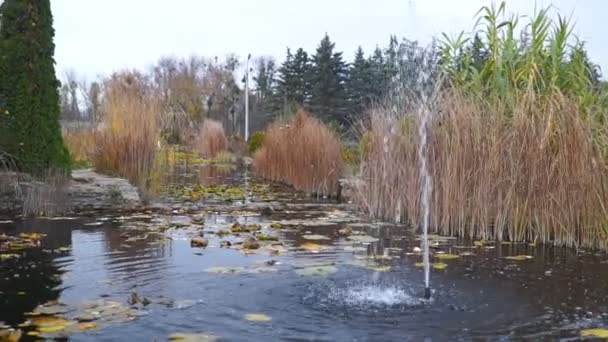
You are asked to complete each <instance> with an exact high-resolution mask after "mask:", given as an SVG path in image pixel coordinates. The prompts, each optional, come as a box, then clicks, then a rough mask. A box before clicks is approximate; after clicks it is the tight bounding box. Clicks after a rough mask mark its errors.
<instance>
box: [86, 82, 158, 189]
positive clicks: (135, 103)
mask: <svg viewBox="0 0 608 342" xmlns="http://www.w3.org/2000/svg"><path fill="white" fill-rule="evenodd" d="M158 98H159V97H158V96H157V95H156V94H155V93H154V92H153V91H152V89H151V88H150V87H149V86H148V85H147V84H146V83H145V81H144V80H143V78H142V77H140V76H139V75H138V74H136V73H123V74H117V75H114V76H113V77H112V78H111V79H110V80H108V81H107V82H106V84H105V98H104V101H105V107H104V108H105V111H104V115H103V118H102V122H101V126H100V128H99V130H98V132H97V133H96V134H95V135H94V136H95V151H94V153H93V154H92V162H93V165H94V166H95V169H96V170H98V171H101V172H105V173H109V174H112V175H117V176H121V177H125V178H127V179H128V180H129V181H131V182H132V183H133V184H135V185H137V186H138V187H140V189H143V188H145V184H146V182H147V181H148V179H149V176H150V170H151V168H152V166H153V164H154V159H155V157H156V154H157V150H158V147H159V146H158V145H159V144H160V115H161V104H160V101H159V99H158Z"/></svg>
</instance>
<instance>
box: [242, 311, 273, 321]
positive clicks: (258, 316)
mask: <svg viewBox="0 0 608 342" xmlns="http://www.w3.org/2000/svg"><path fill="white" fill-rule="evenodd" d="M245 319H246V320H248V321H251V322H270V321H272V317H270V316H268V315H265V314H263V313H248V314H246V315H245Z"/></svg>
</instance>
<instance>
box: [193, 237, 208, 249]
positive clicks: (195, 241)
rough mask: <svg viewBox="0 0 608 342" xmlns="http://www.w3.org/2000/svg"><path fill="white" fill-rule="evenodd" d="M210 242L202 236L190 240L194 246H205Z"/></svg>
mask: <svg viewBox="0 0 608 342" xmlns="http://www.w3.org/2000/svg"><path fill="white" fill-rule="evenodd" d="M208 244H209V240H207V239H205V238H204V237H202V236H198V237H194V238H192V240H190V246H192V247H202V248H205V247H207V245H208Z"/></svg>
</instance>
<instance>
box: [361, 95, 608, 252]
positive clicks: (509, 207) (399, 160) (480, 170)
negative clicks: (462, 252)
mask: <svg viewBox="0 0 608 342" xmlns="http://www.w3.org/2000/svg"><path fill="white" fill-rule="evenodd" d="M505 108H506V107H503V106H501V105H500V104H488V103H484V102H483V101H478V100H472V99H470V98H468V97H465V96H459V95H454V94H443V95H440V96H439V97H438V98H437V99H436V101H434V103H433V112H434V113H435V120H434V122H433V124H432V128H431V137H430V140H429V142H430V158H429V163H430V169H431V173H432V177H433V194H432V203H431V208H432V212H431V226H432V227H433V228H434V230H435V231H437V232H438V233H441V234H445V235H456V236H465V237H471V238H474V239H486V240H498V241H503V240H508V241H529V242H532V241H535V242H539V243H545V244H553V245H563V246H573V247H578V246H586V247H598V248H604V249H605V248H606V247H608V243H607V242H608V241H607V239H608V232H607V230H606V229H607V228H606V227H608V226H607V223H608V211H607V210H606V204H607V203H608V195H607V190H608V187H607V184H606V179H608V178H607V177H608V172H607V169H606V166H607V164H606V160H605V158H604V157H603V156H602V155H601V154H600V153H599V152H598V150H599V149H597V148H596V146H595V145H594V143H593V141H595V139H596V138H597V135H598V134H600V135H603V136H605V132H599V133H598V132H597V128H596V131H595V132H594V131H593V129H592V127H593V126H594V125H593V124H592V123H591V122H589V119H587V116H585V115H583V114H582V113H580V112H579V110H578V106H577V104H576V101H575V100H571V99H568V98H564V97H562V96H561V95H553V96H551V97H549V98H544V99H538V98H536V99H534V98H528V97H526V96H525V95H522V96H521V98H520V99H519V101H518V105H517V107H516V109H515V110H511V111H510V112H505V111H508V110H507V109H505ZM412 112H413V106H412V105H411V104H409V103H406V104H402V106H401V110H400V111H399V113H397V114H395V113H394V112H392V111H391V110H389V109H386V108H376V109H375V110H373V111H372V112H371V116H370V126H369V131H368V133H367V137H366V139H365V141H366V144H367V146H366V147H365V148H366V150H367V152H366V153H365V155H364V166H363V177H364V179H365V181H366V182H364V183H365V184H364V185H363V186H362V187H361V189H360V194H361V196H360V198H359V203H360V205H361V207H362V208H364V209H365V210H366V211H368V212H369V213H370V215H372V216H375V217H381V218H384V219H390V220H397V221H406V222H411V223H416V222H420V220H419V218H420V216H421V215H420V203H419V199H420V191H421V188H420V186H421V184H420V178H419V174H418V160H417V158H418V157H417V154H416V151H417V143H418V138H417V135H416V129H417V127H416V126H417V120H416V118H415V115H412V114H410V113H412Z"/></svg>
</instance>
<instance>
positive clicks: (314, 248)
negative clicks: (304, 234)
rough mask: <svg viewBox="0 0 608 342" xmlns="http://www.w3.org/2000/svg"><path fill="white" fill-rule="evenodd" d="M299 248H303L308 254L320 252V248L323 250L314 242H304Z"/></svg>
mask: <svg viewBox="0 0 608 342" xmlns="http://www.w3.org/2000/svg"><path fill="white" fill-rule="evenodd" d="M300 248H303V249H305V250H307V251H310V252H318V251H319V250H321V248H323V246H321V245H319V244H317V243H314V242H305V243H303V244H301V245H300Z"/></svg>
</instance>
